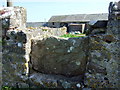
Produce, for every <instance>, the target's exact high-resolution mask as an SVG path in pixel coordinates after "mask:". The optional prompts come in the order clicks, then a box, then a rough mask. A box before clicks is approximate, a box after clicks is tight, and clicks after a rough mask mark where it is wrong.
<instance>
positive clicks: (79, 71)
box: [30, 37, 88, 76]
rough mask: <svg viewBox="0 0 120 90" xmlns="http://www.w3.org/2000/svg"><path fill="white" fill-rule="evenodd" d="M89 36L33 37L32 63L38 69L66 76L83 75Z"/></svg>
mask: <svg viewBox="0 0 120 90" xmlns="http://www.w3.org/2000/svg"><path fill="white" fill-rule="evenodd" d="M87 43H88V38H87V37H81V38H70V39H65V38H56V37H50V38H43V39H42V40H39V39H33V40H32V46H31V53H30V58H31V64H32V66H33V68H34V69H35V70H36V71H39V72H42V73H48V74H50V73H51V74H60V75H65V76H76V75H83V74H84V71H85V67H86V62H87V56H86V52H87Z"/></svg>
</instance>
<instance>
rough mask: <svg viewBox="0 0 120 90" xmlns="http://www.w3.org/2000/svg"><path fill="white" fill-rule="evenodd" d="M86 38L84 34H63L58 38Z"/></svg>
mask: <svg viewBox="0 0 120 90" xmlns="http://www.w3.org/2000/svg"><path fill="white" fill-rule="evenodd" d="M84 36H86V35H85V34H64V35H62V36H60V37H64V38H72V37H84Z"/></svg>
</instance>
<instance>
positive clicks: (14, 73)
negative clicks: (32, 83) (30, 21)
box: [2, 31, 28, 87]
mask: <svg viewBox="0 0 120 90" xmlns="http://www.w3.org/2000/svg"><path fill="white" fill-rule="evenodd" d="M25 44H26V34H25V33H23V32H22V31H17V32H15V31H8V32H7V38H6V39H4V40H3V45H2V64H3V67H2V74H3V76H2V85H3V86H13V87H17V86H18V84H20V83H23V82H24V83H25V82H26V80H27V79H28V77H27V67H26V62H27V61H26V58H25V54H26V52H25Z"/></svg>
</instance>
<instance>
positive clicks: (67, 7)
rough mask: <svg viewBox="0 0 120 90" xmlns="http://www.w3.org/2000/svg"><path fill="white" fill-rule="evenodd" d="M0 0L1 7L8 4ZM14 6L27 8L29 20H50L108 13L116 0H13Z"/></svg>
mask: <svg viewBox="0 0 120 90" xmlns="http://www.w3.org/2000/svg"><path fill="white" fill-rule="evenodd" d="M5 1H6V0H1V1H0V7H1V6H3V5H4V6H6V3H5ZM12 1H14V3H13V4H14V6H22V7H25V8H26V9H27V21H28V22H44V21H48V20H49V19H50V17H51V16H53V15H69V14H92V13H93V14H94V13H108V6H109V2H110V1H116V0H12Z"/></svg>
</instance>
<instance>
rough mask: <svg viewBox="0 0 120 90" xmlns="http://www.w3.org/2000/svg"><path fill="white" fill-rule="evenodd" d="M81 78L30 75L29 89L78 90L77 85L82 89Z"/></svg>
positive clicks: (40, 74) (39, 74)
mask: <svg viewBox="0 0 120 90" xmlns="http://www.w3.org/2000/svg"><path fill="white" fill-rule="evenodd" d="M81 78H82V77H81V76H76V77H72V78H71V77H70V78H69V77H65V76H63V75H52V74H42V73H35V72H34V73H32V74H30V78H29V80H30V88H33V87H34V88H38V87H39V88H78V87H77V86H76V85H77V84H78V83H79V84H80V85H81V87H83V83H82V79H81Z"/></svg>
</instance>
